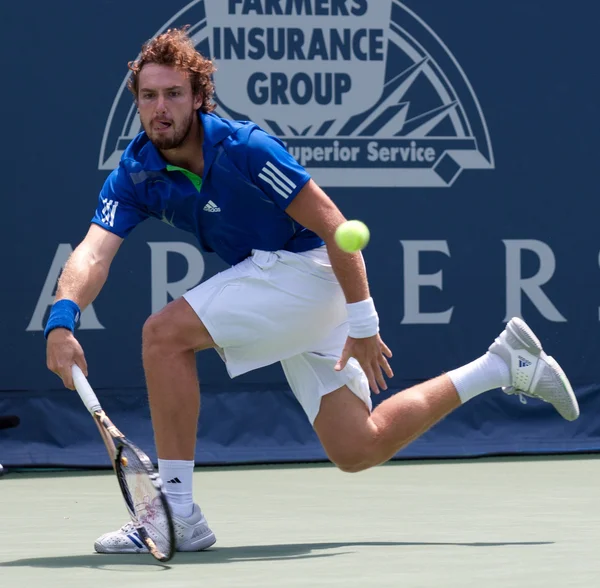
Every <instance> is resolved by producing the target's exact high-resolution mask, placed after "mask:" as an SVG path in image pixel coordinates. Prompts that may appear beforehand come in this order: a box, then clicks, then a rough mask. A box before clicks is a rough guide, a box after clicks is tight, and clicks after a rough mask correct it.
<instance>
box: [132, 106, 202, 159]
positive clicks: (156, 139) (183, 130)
mask: <svg viewBox="0 0 600 588" xmlns="http://www.w3.org/2000/svg"><path fill="white" fill-rule="evenodd" d="M194 114H195V111H192V112H191V113H190V114H189V115H188V116H187V117H186V118H185V119H183V121H181V123H178V124H177V125H175V124H172V125H171V129H172V130H173V133H172V134H171V136H165V135H159V134H153V133H152V129H148V128H146V125H145V124H144V123H142V126H143V127H144V131H146V134H147V135H148V137H149V138H150V141H151V142H152V144H153V145H154V146H155V147H156V148H157V149H161V150H163V151H166V150H168V149H177V147H181V145H183V143H184V142H185V140H186V139H187V138H188V136H189V134H190V131H191V130H192V123H193V121H194V118H193V117H194ZM150 124H152V123H150Z"/></svg>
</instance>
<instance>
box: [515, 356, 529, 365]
mask: <svg viewBox="0 0 600 588" xmlns="http://www.w3.org/2000/svg"><path fill="white" fill-rule="evenodd" d="M518 357H519V367H520V368H522V367H529V366H530V365H531V362H530V361H529V360H527V359H525V358H524V357H521V356H520V355H519V356H518Z"/></svg>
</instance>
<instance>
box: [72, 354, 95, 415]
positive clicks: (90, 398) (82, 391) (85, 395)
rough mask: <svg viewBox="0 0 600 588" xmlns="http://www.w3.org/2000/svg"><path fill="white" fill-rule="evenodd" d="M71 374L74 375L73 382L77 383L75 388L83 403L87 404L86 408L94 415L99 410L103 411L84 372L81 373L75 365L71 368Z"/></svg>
mask: <svg viewBox="0 0 600 588" xmlns="http://www.w3.org/2000/svg"><path fill="white" fill-rule="evenodd" d="M71 372H72V373H73V382H74V383H75V388H76V390H77V393H78V394H79V396H80V398H81V400H82V401H83V404H85V407H86V408H87V409H88V410H89V411H90V412H91V413H92V414H94V413H95V412H97V411H99V410H102V407H101V406H100V402H98V397H97V396H96V395H95V394H94V391H93V390H92V387H91V386H90V383H89V382H88V381H87V378H86V377H85V376H84V375H83V372H82V371H81V369H80V368H79V366H78V365H73V367H72V368H71Z"/></svg>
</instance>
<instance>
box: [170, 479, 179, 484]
mask: <svg viewBox="0 0 600 588" xmlns="http://www.w3.org/2000/svg"><path fill="white" fill-rule="evenodd" d="M167 484H181V480H180V479H179V478H173V479H171V480H167Z"/></svg>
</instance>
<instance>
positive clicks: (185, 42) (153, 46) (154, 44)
mask: <svg viewBox="0 0 600 588" xmlns="http://www.w3.org/2000/svg"><path fill="white" fill-rule="evenodd" d="M189 28H190V25H185V26H184V27H182V28H180V29H169V30H168V31H167V32H166V33H163V34H162V35H159V36H158V37H155V38H154V39H150V40H149V41H146V43H144V45H143V46H142V53H141V55H140V58H139V59H138V60H136V61H130V62H129V63H128V64H127V66H128V67H129V69H130V70H131V75H130V76H129V79H128V80H127V87H128V88H129V90H130V92H131V93H132V94H133V95H134V97H135V98H136V99H137V95H138V89H139V88H138V83H139V75H140V71H141V69H142V67H144V65H146V64H148V63H156V64H158V65H170V66H172V67H175V68H177V69H179V70H182V71H184V72H186V73H188V75H189V77H190V83H191V84H192V92H193V94H194V96H197V95H198V94H202V96H203V100H202V106H201V107H200V110H201V111H202V112H204V113H207V112H212V111H213V110H214V109H215V108H216V104H214V103H213V101H212V97H213V94H214V92H215V86H214V83H213V81H212V77H211V76H212V74H213V73H214V72H215V71H216V68H215V66H214V64H213V62H212V61H211V60H210V59H207V58H206V57H204V56H203V55H201V54H200V53H199V52H198V51H196V48H195V47H194V45H193V43H192V40H191V39H190V37H189V36H188V34H187V30H188V29H189Z"/></svg>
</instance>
